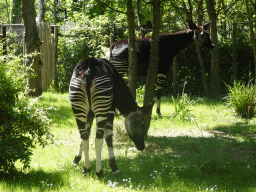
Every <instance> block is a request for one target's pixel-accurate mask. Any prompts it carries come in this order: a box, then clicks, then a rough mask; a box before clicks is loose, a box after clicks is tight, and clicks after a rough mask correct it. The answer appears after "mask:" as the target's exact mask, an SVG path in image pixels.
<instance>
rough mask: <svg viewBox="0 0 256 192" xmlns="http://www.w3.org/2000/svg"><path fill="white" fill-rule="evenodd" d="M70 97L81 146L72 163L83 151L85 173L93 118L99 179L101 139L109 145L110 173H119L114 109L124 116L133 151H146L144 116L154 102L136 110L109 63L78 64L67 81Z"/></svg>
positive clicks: (120, 78)
mask: <svg viewBox="0 0 256 192" xmlns="http://www.w3.org/2000/svg"><path fill="white" fill-rule="evenodd" d="M69 98H70V102H71V106H72V109H73V112H74V114H75V117H76V123H77V126H78V129H79V132H80V136H81V144H80V147H79V150H78V153H77V155H76V156H75V159H74V161H73V162H74V164H78V163H79V161H80V160H81V156H82V152H83V151H84V156H85V158H84V170H85V173H87V172H89V171H90V164H89V137H90V132H91V126H92V123H93V118H94V116H96V122H97V131H96V140H95V150H96V174H97V176H98V177H102V176H103V171H102V166H101V151H102V144H103V136H105V140H106V143H107V146H108V152H109V164H110V167H111V169H112V172H113V174H117V173H119V170H118V167H117V165H116V160H115V156H114V150H113V143H112V136H113V121H114V114H115V109H116V108H117V109H118V110H119V111H120V112H121V113H122V114H123V115H124V119H125V120H124V124H125V128H126V130H127V132H128V135H129V136H130V138H131V139H132V141H133V142H134V144H135V145H136V148H137V149H138V150H141V151H142V150H143V149H144V148H145V143H144V128H145V124H144V120H143V114H145V113H148V111H149V110H150V109H151V108H152V107H153V103H149V104H148V105H146V106H143V107H138V106H137V103H136V102H135V100H134V99H133V97H132V94H131V92H130V90H129V88H128V87H127V85H126V83H125V81H124V80H123V78H122V77H121V76H120V74H119V73H118V72H117V70H116V69H115V67H114V66H113V65H112V64H111V63H110V62H109V61H107V60H105V59H96V58H90V59H86V60H84V61H82V62H81V63H79V64H78V65H77V66H76V67H75V69H74V72H73V75H72V78H71V81H70V87H69Z"/></svg>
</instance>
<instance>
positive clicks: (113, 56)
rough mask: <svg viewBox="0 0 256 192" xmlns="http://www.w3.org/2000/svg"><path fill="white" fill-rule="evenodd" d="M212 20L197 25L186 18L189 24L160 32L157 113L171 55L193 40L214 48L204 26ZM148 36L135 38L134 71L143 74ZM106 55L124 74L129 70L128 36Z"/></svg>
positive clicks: (114, 45) (173, 55) (146, 63)
mask: <svg viewBox="0 0 256 192" xmlns="http://www.w3.org/2000/svg"><path fill="white" fill-rule="evenodd" d="M210 24H211V22H209V23H206V24H204V25H202V26H197V25H196V24H195V23H193V21H191V20H190V21H189V28H188V29H185V30H182V31H178V32H174V33H168V34H162V35H159V62H158V72H157V85H156V86H157V87H156V90H157V91H156V92H157V113H158V115H161V112H160V99H161V95H162V89H163V86H164V82H165V79H166V75H167V72H168V69H169V68H170V66H171V63H172V61H173V58H174V57H175V56H176V55H177V54H178V53H179V52H180V51H182V50H183V49H184V48H186V47H187V46H189V45H190V44H191V43H192V42H194V41H196V42H198V43H199V44H201V45H204V46H206V47H207V48H209V49H213V48H214V47H215V45H214V44H213V43H212V42H211V40H210V37H209V33H208V32H207V29H208V28H209V27H210ZM151 40H152V38H151V37H146V38H141V39H136V40H135V47H136V52H137V75H138V76H146V75H147V71H148V67H149V61H150V46H151ZM106 59H108V60H109V61H110V62H112V63H113V65H114V66H115V68H116V69H117V71H118V72H119V73H120V74H121V75H122V76H123V75H124V74H125V73H127V72H128V59H129V52H128V40H127V39H123V40H118V41H116V42H115V43H113V44H112V45H111V46H110V48H109V50H108V52H107V54H106Z"/></svg>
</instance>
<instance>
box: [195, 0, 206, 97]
mask: <svg viewBox="0 0 256 192" xmlns="http://www.w3.org/2000/svg"><path fill="white" fill-rule="evenodd" d="M203 18H204V11H203V0H198V1H197V23H198V25H199V26H201V25H202V23H203ZM195 45H196V52H197V56H198V59H199V63H200V67H201V73H202V79H203V87H204V91H205V93H206V95H207V97H209V89H208V85H207V80H206V72H205V67H204V61H203V57H202V54H201V51H200V46H199V44H198V43H197V42H195Z"/></svg>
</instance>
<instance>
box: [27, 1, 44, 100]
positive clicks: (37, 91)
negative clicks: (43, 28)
mask: <svg viewBox="0 0 256 192" xmlns="http://www.w3.org/2000/svg"><path fill="white" fill-rule="evenodd" d="M22 17H23V20H24V26H25V44H26V51H27V54H28V55H30V54H33V56H28V58H27V65H30V66H31V68H32V69H33V70H34V73H35V77H30V78H29V80H28V84H29V88H30V89H31V90H32V91H30V92H29V95H31V96H40V95H42V81H41V69H42V65H43V63H42V61H41V59H40V55H39V48H40V46H41V44H42V43H41V41H40V38H39V35H38V32H37V27H36V11H35V0H22Z"/></svg>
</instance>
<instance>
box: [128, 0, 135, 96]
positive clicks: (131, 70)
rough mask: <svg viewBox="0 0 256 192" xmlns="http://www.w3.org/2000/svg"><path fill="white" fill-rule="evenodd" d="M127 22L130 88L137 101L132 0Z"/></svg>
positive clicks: (129, 1) (129, 2)
mask: <svg viewBox="0 0 256 192" xmlns="http://www.w3.org/2000/svg"><path fill="white" fill-rule="evenodd" d="M126 6H127V20H128V30H129V37H128V46H129V69H128V86H129V88H130V90H131V92H132V96H133V98H134V99H136V77H137V55H136V48H135V27H134V11H133V7H132V0H126Z"/></svg>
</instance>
